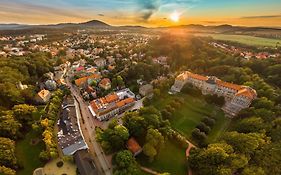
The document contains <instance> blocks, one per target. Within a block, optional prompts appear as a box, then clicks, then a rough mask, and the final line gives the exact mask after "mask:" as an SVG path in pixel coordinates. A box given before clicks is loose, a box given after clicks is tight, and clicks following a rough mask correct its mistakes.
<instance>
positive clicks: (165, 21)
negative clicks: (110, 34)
mask: <svg viewBox="0 0 281 175" xmlns="http://www.w3.org/2000/svg"><path fill="white" fill-rule="evenodd" d="M280 7H281V1H279V0H236V1H223V0H126V1H123V0H108V1H106V2H105V1H103V0H79V1H76V0H52V1H47V0H40V1H34V0H13V1H10V0H2V1H1V6H0V11H1V12H0V21H1V22H2V23H20V24H57V23H70V22H71V23H79V22H85V21H89V20H92V19H98V20H102V21H104V22H106V23H109V24H112V25H143V26H150V27H159V26H174V25H187V24H204V25H221V24H231V25H243V26H270V27H272V26H278V27H280V26H281V12H280ZM173 13H178V15H179V17H180V20H178V21H171V20H170V18H171V14H173Z"/></svg>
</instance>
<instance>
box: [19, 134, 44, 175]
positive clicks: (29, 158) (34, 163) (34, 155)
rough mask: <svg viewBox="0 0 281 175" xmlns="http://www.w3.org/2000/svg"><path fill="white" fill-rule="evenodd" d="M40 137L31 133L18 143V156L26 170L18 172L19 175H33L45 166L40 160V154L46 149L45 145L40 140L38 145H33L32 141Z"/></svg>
mask: <svg viewBox="0 0 281 175" xmlns="http://www.w3.org/2000/svg"><path fill="white" fill-rule="evenodd" d="M36 138H38V136H37V135H36V134H35V133H34V132H33V131H30V132H29V133H27V134H26V135H25V137H24V139H23V140H19V141H17V142H16V156H17V159H18V160H19V162H20V163H21V164H22V165H23V167H24V169H22V170H19V171H17V175H31V174H32V173H33V171H34V170H35V169H36V168H39V167H41V166H43V165H44V164H43V163H42V162H41V161H40V160H39V154H40V152H41V151H42V150H43V149H44V143H43V142H42V141H41V140H40V142H39V143H37V144H34V145H33V144H32V143H31V142H32V139H36Z"/></svg>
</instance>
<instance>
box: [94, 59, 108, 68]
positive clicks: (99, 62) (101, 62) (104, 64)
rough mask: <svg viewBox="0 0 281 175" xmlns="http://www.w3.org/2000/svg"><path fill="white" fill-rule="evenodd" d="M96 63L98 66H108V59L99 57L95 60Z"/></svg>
mask: <svg viewBox="0 0 281 175" xmlns="http://www.w3.org/2000/svg"><path fill="white" fill-rule="evenodd" d="M94 63H95V64H96V65H97V67H105V66H106V59H104V58H98V59H95V60H94Z"/></svg>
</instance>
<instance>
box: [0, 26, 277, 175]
mask: <svg viewBox="0 0 281 175" xmlns="http://www.w3.org/2000/svg"><path fill="white" fill-rule="evenodd" d="M44 30H46V29H44ZM159 31H160V30H153V31H148V30H146V29H139V28H136V29H135V28H134V29H127V28H125V29H108V28H107V29H103V28H97V29H95V30H93V29H92V28H86V29H83V28H82V29H77V30H73V29H71V31H70V30H69V29H68V30H66V29H65V30H63V32H61V34H59V35H58V34H57V33H55V34H54V33H53V32H48V31H47V30H46V32H45V33H44V32H42V34H20V35H16V34H14V35H5V36H4V35H3V36H1V37H0V57H1V59H0V63H1V65H3V71H2V70H1V71H0V75H1V77H2V78H3V80H5V81H7V82H5V83H6V84H5V86H7V87H10V89H9V90H7V89H6V88H5V89H4V90H3V88H2V86H1V85H2V84H1V85H0V88H2V93H3V94H0V95H1V97H3V99H8V98H9V99H10V100H9V102H7V103H5V105H4V107H3V111H1V113H0V114H1V116H2V115H3V119H1V120H0V124H1V126H3V129H1V133H4V135H1V136H5V137H7V138H4V137H3V138H4V139H7V140H4V141H5V143H8V142H9V143H10V144H9V146H11V147H12V149H14V153H11V155H9V156H11V157H12V155H14V157H15V159H14V163H10V164H5V165H7V166H8V167H10V168H11V169H12V168H13V169H15V170H17V171H18V172H17V174H19V175H27V174H30V173H33V175H43V174H44V175H60V174H61V175H66V174H68V175H74V174H79V175H102V174H105V175H111V174H114V175H115V174H116V175H117V174H120V175H148V174H155V175H156V174H163V175H169V174H171V175H184V174H185V175H186V174H189V175H192V174H197V173H196V172H199V174H198V175H201V174H204V173H206V172H209V171H212V173H211V174H219V173H218V172H220V173H222V172H224V171H223V170H225V169H227V170H226V171H227V172H231V173H232V174H239V173H240V172H242V171H243V172H244V170H243V168H244V169H247V170H248V166H250V164H254V163H252V162H251V161H250V159H251V156H253V155H252V154H253V152H255V151H258V150H260V149H261V147H262V146H264V145H270V143H271V142H270V141H269V136H270V137H272V139H273V142H275V141H276V140H278V138H279V136H278V134H277V132H278V131H280V130H279V129H280V128H279V124H280V123H279V122H280V121H279V120H278V118H277V116H278V115H280V111H279V112H278V110H279V109H280V104H279V105H278V103H280V89H279V88H278V86H279V85H280V81H277V80H279V79H280V74H279V72H280V70H279V68H280V52H279V51H280V48H278V46H276V48H266V47H264V48H262V49H260V48H257V50H255V51H253V50H252V51H249V50H248V49H249V47H247V46H244V45H242V44H239V46H232V45H231V44H232V43H229V42H223V41H218V40H213V39H212V40H211V41H210V38H202V37H196V36H193V35H182V34H178V33H176V32H175V33H176V34H171V33H169V31H168V32H167V31H162V30H161V32H159ZM31 33H32V32H31ZM179 33H180V32H179ZM183 43H184V44H183ZM191 43H192V44H191ZM237 45H238V44H237ZM199 48H200V49H199ZM278 49H279V50H278ZM264 62H266V65H267V66H263V63H264ZM275 63H276V65H277V66H276V65H275ZM278 65H279V67H278ZM261 68H264V70H265V71H264V72H263V70H260V69H261ZM265 72H266V73H265ZM2 83H4V82H2ZM0 91H1V90H0ZM0 102H2V101H1V100H0ZM3 104H4V103H3ZM4 109H5V110H4ZM6 109H9V110H6ZM1 110H2V108H1ZM4 116H5V117H4ZM15 118H16V119H15ZM268 118H271V119H272V120H273V121H274V122H273V123H274V127H272V128H271V127H269V124H268V125H267V127H262V126H261V125H262V124H263V123H270V122H272V121H271V120H268ZM240 120H241V121H240ZM1 121H4V122H3V123H5V122H6V123H8V124H10V125H11V126H14V129H15V130H11V129H10V128H9V127H6V125H4V124H3V123H1ZM4 126H5V127H4ZM269 128H270V131H268V132H265V131H266V130H267V129H269ZM236 130H237V131H236ZM252 130H253V133H251V132H252ZM238 131H239V132H238ZM266 134H268V137H267V136H266ZM12 139H14V140H15V141H13V140H12ZM256 139H258V141H256ZM233 140H234V141H233ZM237 140H238V141H237ZM0 141H1V140H0ZM4 141H3V142H4ZM248 141H249V142H250V143H249V142H248ZM244 143H245V145H243V144H244ZM240 144H242V146H241V145H240ZM275 146H276V145H275ZM244 147H245V149H246V151H243V148H244ZM276 147H277V146H276ZM238 148H239V150H237V149H238ZM0 149H2V148H0ZM3 149H4V148H3ZM29 149H30V152H32V153H31V154H30V153H29V151H27V150H29ZM214 150H219V151H214ZM213 151H214V152H215V153H214V152H213ZM213 153H214V154H213ZM217 153H218V154H219V155H220V156H221V155H223V158H222V159H223V160H221V162H220V163H221V164H222V166H221V167H220V168H217V166H216V165H215V164H214V163H213V161H216V160H214V159H212V158H213V157H216V154H217ZM259 154H262V153H259ZM209 156H210V157H211V158H210V160H209ZM224 156H225V157H224ZM218 159H219V160H220V158H218ZM252 159H253V160H256V157H252ZM0 160H1V156H0ZM206 161H207V162H206ZM235 161H237V162H243V165H242V163H241V164H239V165H238V163H237V164H235ZM0 162H1V161H0ZM7 162H8V161H7ZM198 162H200V163H198ZM202 162H204V163H202ZM228 162H231V163H228ZM263 163H264V162H263ZM263 163H261V164H263ZM248 164H249V165H248ZM207 165H208V166H207ZM254 165H255V164H254ZM208 167H211V168H208ZM254 167H256V165H255V166H254ZM250 168H252V165H251V166H250ZM5 170H6V169H5ZM15 170H11V171H12V172H15ZM251 170H252V169H251ZM249 171H250V170H249ZM272 171H275V170H272ZM0 172H1V171H0ZM251 172H252V171H251ZM267 172H269V171H267ZM276 172H277V170H276ZM226 174H227V173H226ZM9 175H10V174H9ZM11 175H13V174H11ZM243 175H248V174H243ZM258 175H260V174H258Z"/></svg>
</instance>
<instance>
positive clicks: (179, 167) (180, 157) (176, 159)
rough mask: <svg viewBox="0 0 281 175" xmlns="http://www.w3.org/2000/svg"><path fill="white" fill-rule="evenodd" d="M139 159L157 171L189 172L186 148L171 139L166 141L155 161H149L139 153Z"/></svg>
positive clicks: (144, 164) (182, 174)
mask: <svg viewBox="0 0 281 175" xmlns="http://www.w3.org/2000/svg"><path fill="white" fill-rule="evenodd" d="M137 160H138V162H140V164H141V165H142V166H145V167H147V168H151V169H152V170H154V171H157V172H161V173H164V172H168V173H170V174H175V175H186V174H187V166H186V158H185V149H182V148H180V147H179V146H178V145H176V144H175V143H173V142H171V141H170V140H167V141H166V142H165V146H164V148H162V149H161V150H160V152H159V154H158V155H157V156H156V158H155V160H154V161H153V162H149V161H148V159H147V158H146V157H145V156H144V155H143V154H141V155H139V157H138V158H137Z"/></svg>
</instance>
